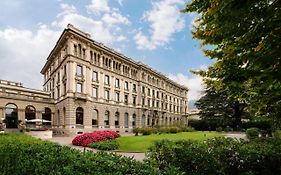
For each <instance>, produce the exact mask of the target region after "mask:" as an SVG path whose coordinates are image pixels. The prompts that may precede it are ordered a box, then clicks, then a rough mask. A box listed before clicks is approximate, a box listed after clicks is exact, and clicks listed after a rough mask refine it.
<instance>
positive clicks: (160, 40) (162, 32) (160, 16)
mask: <svg viewBox="0 0 281 175" xmlns="http://www.w3.org/2000/svg"><path fill="white" fill-rule="evenodd" d="M183 4H184V1H182V0H161V1H157V2H152V9H151V10H149V11H146V12H145V13H144V15H143V19H144V20H145V21H146V22H148V23H149V26H150V31H149V34H150V35H149V36H146V35H144V34H143V33H142V32H138V33H137V34H136V36H135V37H134V39H135V41H136V44H137V47H138V49H148V50H153V49H156V48H157V47H159V46H164V45H166V44H167V43H169V42H170V41H171V39H172V35H173V34H174V33H177V32H180V31H181V30H182V29H183V28H184V27H185V23H184V19H183V17H182V16H181V13H180V8H179V7H178V6H179V5H183ZM139 40H141V41H139ZM147 43H150V44H149V45H147Z"/></svg>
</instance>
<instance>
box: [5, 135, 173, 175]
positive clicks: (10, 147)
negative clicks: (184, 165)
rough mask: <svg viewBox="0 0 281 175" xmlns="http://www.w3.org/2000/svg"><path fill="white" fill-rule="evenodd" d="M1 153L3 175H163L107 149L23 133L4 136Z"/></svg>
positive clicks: (148, 166) (141, 163)
mask: <svg viewBox="0 0 281 175" xmlns="http://www.w3.org/2000/svg"><path fill="white" fill-rule="evenodd" d="M0 155H1V158H0V170H1V172H0V174H1V175H10V174H13V175H29V174H50V175H56V174H67V175H77V174H79V175H87V174H103V175H110V174H132V175H138V174H139V175H147V174H152V175H159V174H160V173H159V171H158V170H157V169H156V168H152V167H151V166H150V165H149V164H148V163H146V162H139V161H136V160H134V159H132V158H127V157H122V156H118V155H116V154H113V153H106V152H97V153H93V152H92V151H88V152H86V153H85V154H83V153H82V152H81V151H80V150H76V149H72V148H69V147H66V146H60V145H57V144H55V143H51V142H48V141H42V140H39V139H35V138H32V137H30V136H26V135H23V134H8V135H0ZM167 171H172V170H167Z"/></svg>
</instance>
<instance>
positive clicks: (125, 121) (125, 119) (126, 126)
mask: <svg viewBox="0 0 281 175" xmlns="http://www.w3.org/2000/svg"><path fill="white" fill-rule="evenodd" d="M124 124H125V128H128V127H129V114H128V113H125V116H124Z"/></svg>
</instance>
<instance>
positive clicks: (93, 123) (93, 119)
mask: <svg viewBox="0 0 281 175" xmlns="http://www.w3.org/2000/svg"><path fill="white" fill-rule="evenodd" d="M92 125H93V126H94V127H97V126H98V111H97V110H96V109H94V111H93V118H92Z"/></svg>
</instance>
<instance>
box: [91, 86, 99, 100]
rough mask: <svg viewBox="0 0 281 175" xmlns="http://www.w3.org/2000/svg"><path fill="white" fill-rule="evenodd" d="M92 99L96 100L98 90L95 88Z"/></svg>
mask: <svg viewBox="0 0 281 175" xmlns="http://www.w3.org/2000/svg"><path fill="white" fill-rule="evenodd" d="M92 95H93V97H94V98H98V88H96V87H93V94H92Z"/></svg>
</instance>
